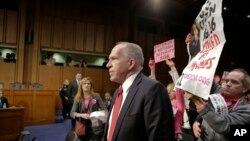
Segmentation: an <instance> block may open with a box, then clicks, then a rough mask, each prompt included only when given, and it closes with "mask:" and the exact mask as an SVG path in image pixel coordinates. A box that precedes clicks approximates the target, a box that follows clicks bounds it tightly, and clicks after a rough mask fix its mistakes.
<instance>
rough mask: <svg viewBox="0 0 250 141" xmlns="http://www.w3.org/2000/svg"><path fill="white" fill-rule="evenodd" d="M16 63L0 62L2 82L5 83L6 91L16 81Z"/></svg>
mask: <svg viewBox="0 0 250 141" xmlns="http://www.w3.org/2000/svg"><path fill="white" fill-rule="evenodd" d="M15 65H16V64H15V63H4V62H0V66H1V69H0V74H1V75H0V81H1V82H3V83H4V89H7V88H9V84H10V83H13V82H14V81H15Z"/></svg>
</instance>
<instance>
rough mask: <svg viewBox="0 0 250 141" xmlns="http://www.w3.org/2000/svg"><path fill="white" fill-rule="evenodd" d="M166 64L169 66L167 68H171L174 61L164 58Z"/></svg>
mask: <svg viewBox="0 0 250 141" xmlns="http://www.w3.org/2000/svg"><path fill="white" fill-rule="evenodd" d="M166 64H167V65H168V66H169V68H172V67H174V66H175V63H174V61H173V60H171V59H166Z"/></svg>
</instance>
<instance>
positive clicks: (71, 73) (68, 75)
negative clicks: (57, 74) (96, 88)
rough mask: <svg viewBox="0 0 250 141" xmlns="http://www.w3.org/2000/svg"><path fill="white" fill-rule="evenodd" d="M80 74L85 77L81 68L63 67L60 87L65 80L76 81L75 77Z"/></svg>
mask: <svg viewBox="0 0 250 141" xmlns="http://www.w3.org/2000/svg"><path fill="white" fill-rule="evenodd" d="M78 72H80V73H82V76H84V73H83V68H79V67H62V80H61V85H60V86H62V84H63V81H64V80H65V79H68V80H69V81H71V80H74V79H75V75H76V73H78Z"/></svg>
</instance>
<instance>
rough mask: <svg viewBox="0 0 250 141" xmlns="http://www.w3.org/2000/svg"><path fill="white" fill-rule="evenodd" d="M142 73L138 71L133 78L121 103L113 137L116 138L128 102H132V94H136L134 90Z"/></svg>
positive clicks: (136, 89)
mask: <svg viewBox="0 0 250 141" xmlns="http://www.w3.org/2000/svg"><path fill="white" fill-rule="evenodd" d="M142 77H143V74H142V73H141V72H140V73H139V74H138V75H137V77H136V78H135V80H134V82H133V83H132V85H131V87H130V89H129V93H128V95H127V97H126V99H125V101H124V103H123V106H122V109H121V111H120V114H119V117H118V121H117V123H116V127H115V131H114V138H113V139H115V138H116V136H117V134H118V132H119V130H120V128H121V125H122V123H123V120H124V117H125V115H126V113H127V111H128V108H129V106H130V103H131V102H132V100H133V98H134V96H135V95H136V92H137V91H138V88H139V87H138V84H140V82H141V80H142Z"/></svg>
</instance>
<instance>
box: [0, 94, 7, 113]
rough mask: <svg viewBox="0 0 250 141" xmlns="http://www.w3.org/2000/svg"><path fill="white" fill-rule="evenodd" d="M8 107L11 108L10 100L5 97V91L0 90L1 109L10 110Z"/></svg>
mask: <svg viewBox="0 0 250 141" xmlns="http://www.w3.org/2000/svg"><path fill="white" fill-rule="evenodd" d="M8 107H9V103H8V99H7V98H6V97H4V95H3V91H2V90H0V109H1V108H8Z"/></svg>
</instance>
